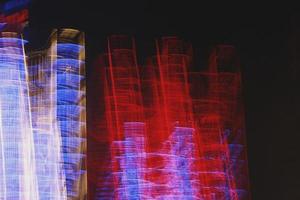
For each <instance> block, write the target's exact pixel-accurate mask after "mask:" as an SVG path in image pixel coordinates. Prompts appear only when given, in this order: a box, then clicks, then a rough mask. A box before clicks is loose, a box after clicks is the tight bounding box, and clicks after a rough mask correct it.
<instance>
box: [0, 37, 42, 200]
mask: <svg viewBox="0 0 300 200" xmlns="http://www.w3.org/2000/svg"><path fill="white" fill-rule="evenodd" d="M24 43H25V41H24V40H23V39H22V37H21V36H20V34H17V33H13V32H2V33H1V36H0V71H1V73H0V74H1V75H0V76H1V78H0V85H1V86H0V94H1V95H0V108H1V109H0V120H1V121H0V199H25V200H35V199H39V197H38V188H37V176H36V168H35V149H34V138H33V129H32V123H31V108H30V99H29V98H30V97H29V88H28V82H27V77H26V76H27V73H28V71H27V66H26V59H25V51H24Z"/></svg>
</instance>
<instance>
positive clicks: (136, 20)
mask: <svg viewBox="0 0 300 200" xmlns="http://www.w3.org/2000/svg"><path fill="white" fill-rule="evenodd" d="M197 2H201V1H188V0H185V1H183V0H182V1H169V0H160V1H158V0H127V1H125V0H120V1H117V0H109V1H104V0H94V1H88V0H84V1H74V0H73V1H68V0H52V1H45V0H36V1H33V3H32V5H31V10H30V28H31V32H30V33H29V35H28V36H29V40H30V45H29V48H31V49H34V48H41V47H43V46H45V45H46V42H45V41H46V40H47V38H48V36H49V34H50V30H51V29H52V28H55V27H73V28H78V29H80V30H83V31H85V32H86V43H87V64H88V65H87V81H89V74H91V73H92V72H93V67H92V66H91V65H89V64H90V63H92V62H93V60H94V59H95V58H96V55H98V54H99V53H101V52H103V51H104V47H105V39H106V37H107V36H109V35H110V34H119V33H121V34H129V35H132V36H134V37H135V38H136V42H137V44H138V46H137V48H138V49H137V50H138V53H139V54H138V57H139V60H140V62H141V63H143V58H144V57H145V55H147V54H152V53H153V48H154V39H155V38H158V37H160V36H169V35H177V36H179V37H180V38H182V39H184V40H186V41H188V42H191V43H192V45H193V48H194V52H195V53H194V57H195V64H196V67H197V68H199V69H200V68H203V66H205V63H206V60H207V58H208V57H207V56H208V52H209V50H210V49H211V48H212V47H213V46H214V45H216V44H232V45H234V46H236V48H237V50H238V52H239V56H240V59H241V67H242V73H243V78H244V79H243V88H244V96H245V108H246V126H247V140H248V155H249V168H250V181H251V190H252V191H251V192H252V197H253V199H254V200H266V199H270V200H277V199H278V200H285V199H286V200H294V199H295V200H298V199H300V192H299V190H300V162H299V156H298V153H299V152H300V144H299V143H300V142H299V140H300V136H299V135H300V131H299V124H300V120H299V119H300V106H299V104H300V87H299V85H300V80H299V76H300V70H299V68H300V27H299V24H300V17H299V16H300V15H299V14H296V12H295V11H294V10H293V9H292V6H291V8H287V7H284V6H282V5H277V6H274V2H273V3H272V4H273V5H272V6H271V5H261V4H254V3H253V4H246V3H244V4H243V5H232V4H227V3H223V4H219V3H217V2H215V3H211V4H210V5H207V4H206V5H204V4H203V5H201V4H199V3H197ZM297 84H299V85H297ZM88 85H90V86H92V83H89V82H88ZM87 98H89V95H88V96H87ZM87 101H88V102H89V99H88V100H87Z"/></svg>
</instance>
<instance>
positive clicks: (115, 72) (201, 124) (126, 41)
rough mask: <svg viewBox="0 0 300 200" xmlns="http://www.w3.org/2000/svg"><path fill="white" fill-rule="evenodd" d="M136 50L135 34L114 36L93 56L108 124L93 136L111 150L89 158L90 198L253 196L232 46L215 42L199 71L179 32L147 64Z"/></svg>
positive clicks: (236, 199)
mask: <svg viewBox="0 0 300 200" xmlns="http://www.w3.org/2000/svg"><path fill="white" fill-rule="evenodd" d="M136 57H137V56H136V51H135V43H134V40H132V39H131V38H129V37H126V36H112V37H110V38H109V39H108V48H107V53H106V54H104V55H103V56H102V57H100V59H99V60H98V63H99V65H98V67H99V68H102V69H103V70H99V72H101V73H103V74H104V76H102V75H101V76H99V77H101V79H103V80H100V81H99V84H100V85H102V87H103V88H104V94H103V95H104V98H103V99H102V102H103V103H104V109H102V110H101V112H100V113H99V116H101V115H103V116H105V117H104V118H103V117H99V118H97V119H99V120H101V121H102V122H99V124H101V126H102V127H103V126H105V127H106V128H102V129H101V130H102V132H101V133H100V132H95V133H93V134H92V137H93V138H94V139H93V140H94V144H93V145H94V146H96V142H95V141H98V142H99V143H101V144H106V145H103V148H102V149H101V150H100V149H98V150H99V151H98V155H101V154H103V152H108V153H109V154H110V156H108V157H106V159H107V161H103V160H102V161H99V160H98V161H97V162H93V163H92V166H93V169H91V171H93V172H92V173H93V174H94V175H95V177H93V180H94V181H92V182H91V184H90V187H91V189H90V191H92V193H91V194H90V198H92V199H129V200H130V199H201V200H202V199H203V200H204V199H205V200H216V199H224V200H248V199H250V194H249V183H248V172H247V157H246V146H245V145H246V143H245V125H244V112H243V104H242V93H241V75H240V71H239V62H238V59H237V55H236V52H235V49H234V48H233V47H232V46H226V45H220V46H217V47H216V48H214V49H213V51H212V53H211V56H210V59H209V66H208V69H207V70H206V71H202V72H196V71H192V68H191V63H192V62H191V61H192V51H191V46H190V45H188V44H186V43H184V42H183V41H181V40H179V39H178V38H177V37H165V38H162V40H159V41H157V42H156V56H153V57H150V58H149V59H148V62H147V65H146V66H143V67H140V66H138V63H137V59H136ZM98 80H99V79H98ZM98 99H101V98H98ZM99 102H101V101H98V103H99ZM105 135H107V137H105ZM105 148H106V149H105ZM96 155H97V153H95V152H93V156H96ZM93 161H95V160H94V159H93ZM103 163H106V166H105V167H104V166H103V165H104V164H103ZM94 166H98V168H97V167H94ZM95 171H97V173H96V172H95ZM95 180H96V181H95Z"/></svg>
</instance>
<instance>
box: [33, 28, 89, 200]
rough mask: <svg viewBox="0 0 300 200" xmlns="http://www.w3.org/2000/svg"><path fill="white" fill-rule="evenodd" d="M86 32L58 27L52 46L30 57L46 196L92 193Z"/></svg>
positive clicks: (41, 182)
mask: <svg viewBox="0 0 300 200" xmlns="http://www.w3.org/2000/svg"><path fill="white" fill-rule="evenodd" d="M83 37H84V35H83V33H81V32H79V31H77V30H74V29H61V30H55V31H53V33H52V35H51V37H50V47H49V48H48V49H46V50H43V51H36V52H33V53H31V54H30V57H29V63H30V76H29V77H30V83H31V88H32V89H31V102H32V113H33V116H34V117H33V121H34V126H35V127H34V128H35V129H34V130H35V139H36V142H35V145H36V150H37V152H38V153H37V155H36V159H37V162H36V163H37V168H38V169H40V170H39V171H38V174H37V175H38V180H39V183H38V185H39V191H40V194H41V195H43V197H42V198H41V199H84V198H86V192H87V188H86V162H85V159H86V158H85V157H86V156H85V151H86V140H85V137H86V136H85V135H86V123H85V118H86V114H85V112H86V111H85V75H84V73H85V72H84V70H85V69H84V66H85V58H84V56H85V55H84V51H85V49H84V38H83ZM49 161H50V162H49ZM45 177H47V178H45Z"/></svg>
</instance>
